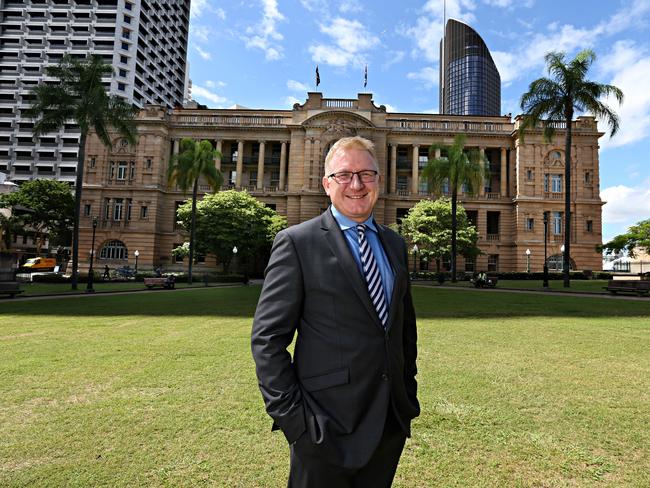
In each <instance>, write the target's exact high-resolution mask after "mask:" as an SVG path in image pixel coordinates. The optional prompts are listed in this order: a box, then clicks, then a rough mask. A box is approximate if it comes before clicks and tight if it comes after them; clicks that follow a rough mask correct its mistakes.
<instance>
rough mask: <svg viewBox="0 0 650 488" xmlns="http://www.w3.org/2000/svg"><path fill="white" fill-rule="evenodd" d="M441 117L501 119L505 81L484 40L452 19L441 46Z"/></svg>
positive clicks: (465, 25)
mask: <svg viewBox="0 0 650 488" xmlns="http://www.w3.org/2000/svg"><path fill="white" fill-rule="evenodd" d="M439 103H440V113H442V114H451V115H482V116H498V115H500V113H501V77H500V76H499V71H498V70H497V67H496V65H495V64H494V61H493V60H492V56H491V55H490V51H489V50H488V48H487V46H486V44H485V42H483V39H481V36H479V35H478V33H477V32H476V31H475V30H474V29H472V28H471V27H470V26H469V25H467V24H464V23H462V22H460V21H458V20H453V19H449V20H448V21H447V25H446V26H445V37H444V39H443V40H442V41H441V42H440V101H439Z"/></svg>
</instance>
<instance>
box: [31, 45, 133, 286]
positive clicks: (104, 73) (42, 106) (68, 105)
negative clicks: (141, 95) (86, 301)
mask: <svg viewBox="0 0 650 488" xmlns="http://www.w3.org/2000/svg"><path fill="white" fill-rule="evenodd" d="M45 72H46V74H47V75H48V76H49V77H52V78H55V79H56V80H57V81H56V83H41V84H39V85H37V86H35V87H34V88H33V89H32V94H33V96H34V101H33V103H32V105H31V106H30V108H29V109H28V110H27V116H28V117H30V118H32V119H34V121H35V123H34V129H33V133H34V135H36V136H40V135H43V134H47V133H48V132H53V131H57V130H59V129H60V128H61V127H63V126H64V124H65V123H66V122H68V121H70V120H73V121H74V122H75V123H76V124H77V125H78V126H79V129H80V131H81V136H80V138H79V156H78V159H77V176H76V182H75V196H74V198H75V212H74V219H73V230H72V279H71V284H72V289H73V290H76V289H77V280H78V273H77V268H78V267H79V218H80V215H81V187H82V183H83V173H84V159H85V156H86V154H85V150H86V140H87V138H88V134H89V132H90V131H91V130H93V131H95V133H96V134H97V137H98V138H99V140H100V141H101V142H102V143H103V144H104V145H105V146H107V147H111V146H112V142H111V134H110V130H111V128H113V129H115V130H116V131H117V132H118V133H119V134H120V135H122V136H123V137H125V138H126V139H128V140H129V142H131V143H134V142H135V124H134V122H133V117H134V116H135V112H136V109H135V108H134V107H133V106H131V105H130V104H129V103H127V102H126V101H125V100H124V99H122V98H120V97H117V96H109V95H108V93H106V89H105V88H104V86H103V85H102V79H104V78H110V77H111V75H112V73H113V68H111V66H110V65H108V64H105V63H104V61H103V60H102V58H101V56H98V55H91V56H89V57H87V58H86V59H84V60H77V59H74V58H72V57H70V56H68V55H65V56H64V57H63V59H62V60H61V63H60V64H58V65H53V66H48V67H47V68H46V70H45Z"/></svg>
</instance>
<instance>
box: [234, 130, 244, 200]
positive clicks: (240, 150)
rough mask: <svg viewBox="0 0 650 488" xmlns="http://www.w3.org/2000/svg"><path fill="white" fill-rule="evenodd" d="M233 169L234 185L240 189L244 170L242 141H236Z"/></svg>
mask: <svg viewBox="0 0 650 488" xmlns="http://www.w3.org/2000/svg"><path fill="white" fill-rule="evenodd" d="M235 171H236V172H237V176H236V177H235V187H236V188H237V189H240V188H241V179H242V173H243V172H244V141H237V166H236V169H235Z"/></svg>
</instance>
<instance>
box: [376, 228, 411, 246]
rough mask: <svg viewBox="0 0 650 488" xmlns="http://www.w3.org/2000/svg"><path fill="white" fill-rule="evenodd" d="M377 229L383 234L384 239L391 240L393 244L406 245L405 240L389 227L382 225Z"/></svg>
mask: <svg viewBox="0 0 650 488" xmlns="http://www.w3.org/2000/svg"><path fill="white" fill-rule="evenodd" d="M376 225H377V228H378V229H379V232H380V233H381V234H382V237H384V239H387V240H389V241H390V242H391V243H393V242H394V243H397V244H400V245H403V244H404V242H405V241H404V238H403V237H402V236H401V235H399V234H398V233H397V232H395V231H394V230H393V229H391V228H390V227H388V226H387V225H382V224H376Z"/></svg>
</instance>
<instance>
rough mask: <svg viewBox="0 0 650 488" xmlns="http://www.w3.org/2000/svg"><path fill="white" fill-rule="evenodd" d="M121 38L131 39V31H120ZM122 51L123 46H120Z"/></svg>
mask: <svg viewBox="0 0 650 488" xmlns="http://www.w3.org/2000/svg"><path fill="white" fill-rule="evenodd" d="M122 37H123V38H124V39H131V31H130V30H128V29H122ZM122 49H124V44H122Z"/></svg>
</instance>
